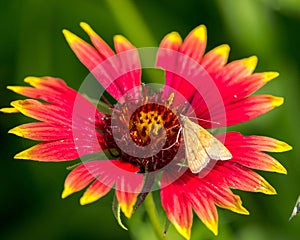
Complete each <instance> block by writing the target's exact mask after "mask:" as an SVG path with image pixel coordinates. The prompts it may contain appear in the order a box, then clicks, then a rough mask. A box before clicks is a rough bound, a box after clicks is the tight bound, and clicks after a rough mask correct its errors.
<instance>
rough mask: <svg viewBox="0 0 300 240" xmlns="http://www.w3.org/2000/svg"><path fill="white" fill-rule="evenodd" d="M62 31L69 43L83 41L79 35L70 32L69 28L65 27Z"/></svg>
mask: <svg viewBox="0 0 300 240" xmlns="http://www.w3.org/2000/svg"><path fill="white" fill-rule="evenodd" d="M62 32H63V34H64V36H65V38H66V40H67V42H68V43H69V44H72V43H74V42H79V41H81V39H80V38H79V37H77V36H76V35H75V34H74V33H72V32H70V31H69V30H67V29H63V30H62Z"/></svg>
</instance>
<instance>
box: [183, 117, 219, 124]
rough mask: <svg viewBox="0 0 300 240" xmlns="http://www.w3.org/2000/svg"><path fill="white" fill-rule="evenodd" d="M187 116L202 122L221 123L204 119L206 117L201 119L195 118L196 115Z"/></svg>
mask: <svg viewBox="0 0 300 240" xmlns="http://www.w3.org/2000/svg"><path fill="white" fill-rule="evenodd" d="M189 118H190V119H197V120H200V121H202V122H208V123H215V124H218V125H221V123H219V122H215V121H211V120H206V119H203V118H197V117H189Z"/></svg>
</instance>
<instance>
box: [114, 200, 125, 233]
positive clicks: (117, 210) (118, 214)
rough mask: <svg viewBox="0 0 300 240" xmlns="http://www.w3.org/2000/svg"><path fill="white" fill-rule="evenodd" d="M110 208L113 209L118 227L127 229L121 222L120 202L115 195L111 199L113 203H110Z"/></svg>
mask: <svg viewBox="0 0 300 240" xmlns="http://www.w3.org/2000/svg"><path fill="white" fill-rule="evenodd" d="M112 210H113V213H114V216H115V218H116V220H117V222H118V224H119V225H120V227H121V228H123V229H125V230H126V231H128V228H127V227H126V226H125V225H124V224H123V223H122V220H121V207H120V204H119V202H118V200H117V197H116V195H115V196H114V200H113V203H112Z"/></svg>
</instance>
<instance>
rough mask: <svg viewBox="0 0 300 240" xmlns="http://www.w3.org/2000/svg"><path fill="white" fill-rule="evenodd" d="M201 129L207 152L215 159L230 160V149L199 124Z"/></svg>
mask: <svg viewBox="0 0 300 240" xmlns="http://www.w3.org/2000/svg"><path fill="white" fill-rule="evenodd" d="M197 126H198V127H199V130H200V135H201V138H200V141H201V144H202V146H203V148H204V149H205V151H206V153H207V154H208V155H209V157H210V158H211V159H214V160H229V159H231V158H232V155H231V153H230V151H229V150H228V149H227V148H226V147H225V146H224V145H223V143H221V142H220V141H219V140H218V139H217V138H215V137H214V136H213V135H211V134H210V133H209V132H208V131H207V130H205V129H204V128H203V127H201V126H200V125H197Z"/></svg>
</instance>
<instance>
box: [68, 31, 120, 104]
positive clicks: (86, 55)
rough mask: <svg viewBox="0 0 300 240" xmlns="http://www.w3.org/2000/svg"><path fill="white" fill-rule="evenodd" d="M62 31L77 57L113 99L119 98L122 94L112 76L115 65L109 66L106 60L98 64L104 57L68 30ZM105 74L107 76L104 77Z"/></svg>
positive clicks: (114, 74) (114, 73)
mask: <svg viewBox="0 0 300 240" xmlns="http://www.w3.org/2000/svg"><path fill="white" fill-rule="evenodd" d="M63 33H64V35H65V38H66V40H67V42H68V43H69V45H70V47H71V49H72V50H73V51H74V53H75V54H76V56H77V57H78V59H79V60H80V61H81V62H82V63H83V64H84V65H85V66H86V67H87V68H88V69H89V70H90V72H92V73H93V75H94V76H95V77H96V79H98V81H99V82H100V83H101V85H102V86H103V87H104V88H105V89H106V91H107V92H109V93H110V94H111V95H112V96H113V97H114V98H115V99H119V98H120V97H121V96H122V94H121V90H120V88H119V87H118V86H117V85H116V84H114V83H113V80H114V77H113V76H116V75H117V74H116V72H115V71H114V70H115V69H116V67H114V66H111V65H110V64H109V63H108V62H105V63H106V64H104V65H103V66H101V65H100V64H101V63H102V62H103V61H104V60H106V59H105V58H104V57H103V56H101V55H100V54H99V52H98V51H97V50H96V49H94V48H93V47H92V46H91V45H89V44H88V43H86V42H85V41H84V40H82V39H81V38H79V37H77V36H76V35H75V34H73V33H71V32H69V31H68V30H64V31H63ZM106 74H107V75H108V77H104V76H106Z"/></svg>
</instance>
